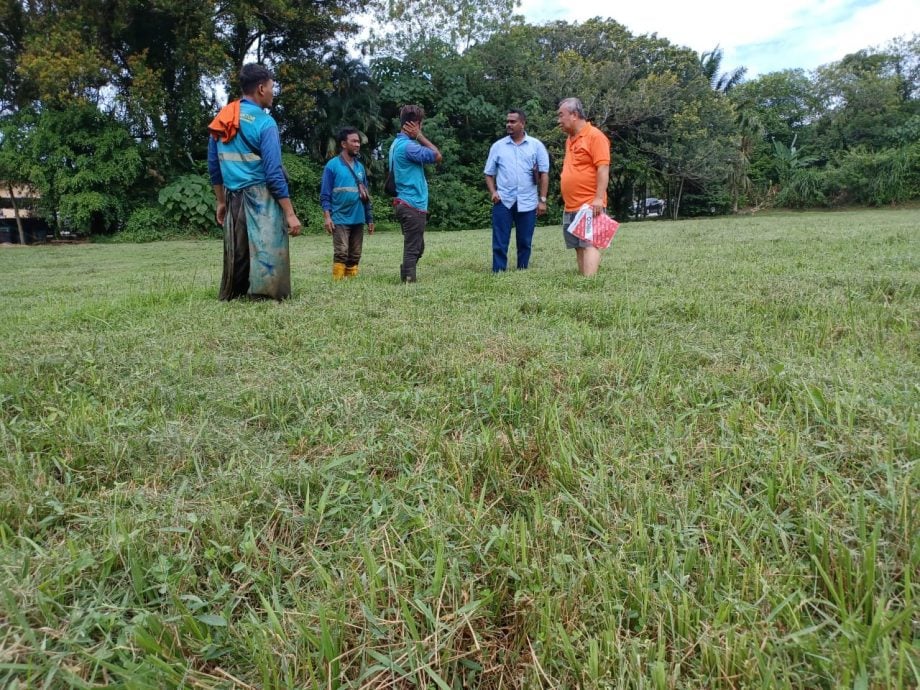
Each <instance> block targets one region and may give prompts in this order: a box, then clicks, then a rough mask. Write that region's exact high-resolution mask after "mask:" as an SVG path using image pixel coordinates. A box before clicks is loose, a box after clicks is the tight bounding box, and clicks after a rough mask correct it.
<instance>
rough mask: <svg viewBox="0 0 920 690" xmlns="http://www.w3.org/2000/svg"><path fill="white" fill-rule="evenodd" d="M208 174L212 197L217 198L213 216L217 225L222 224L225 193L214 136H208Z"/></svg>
mask: <svg viewBox="0 0 920 690" xmlns="http://www.w3.org/2000/svg"><path fill="white" fill-rule="evenodd" d="M208 176H209V177H210V178H211V187H212V189H214V198H215V199H217V210H216V212H215V214H214V217H215V218H216V219H217V224H218V225H223V224H224V218H225V217H226V215H227V194H226V191H225V190H224V177H223V175H222V174H221V172H220V160H219V159H218V158H217V140H216V139H214V137H208Z"/></svg>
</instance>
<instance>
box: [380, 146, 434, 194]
mask: <svg viewBox="0 0 920 690" xmlns="http://www.w3.org/2000/svg"><path fill="white" fill-rule="evenodd" d="M436 160H437V157H436V156H435V154H434V151H432V150H431V149H429V148H427V147H425V146H422V145H421V144H419V143H418V142H417V141H415V140H413V139H410V138H409V137H408V136H406V135H405V133H403V132H400V133H399V134H397V135H396V139H395V140H394V141H393V145H392V146H390V170H392V171H393V175H394V176H395V177H396V198H397V199H400V200H401V201H404V202H405V203H407V204H409V206H412V207H413V208H417V209H418V210H419V211H427V210H428V180H426V179H425V165H426V164H428V163H434V162H435V161H436Z"/></svg>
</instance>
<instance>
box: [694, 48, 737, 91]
mask: <svg viewBox="0 0 920 690" xmlns="http://www.w3.org/2000/svg"><path fill="white" fill-rule="evenodd" d="M722 57H723V53H722V49H721V48H720V47H719V46H716V47H715V48H713V49H712V50H711V51H709V52H708V53H703V54H702V55H700V71H701V72H702V73H703V78H704V79H705V80H706V81H708V82H709V84H710V86H712V88H713V89H714V90H715V91H718V92H720V93H728V92H729V91H731V90H732V89H734V88H735V87H736V86H738V84H740V83H741V81H742V80H743V79H744V75H745V74H746V73H747V67H736V68H735V69H733V70H732V71H731V72H722V71H721V69H722Z"/></svg>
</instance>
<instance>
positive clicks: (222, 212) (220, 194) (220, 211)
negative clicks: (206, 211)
mask: <svg viewBox="0 0 920 690" xmlns="http://www.w3.org/2000/svg"><path fill="white" fill-rule="evenodd" d="M212 188H213V189H214V198H215V199H217V211H216V212H215V214H214V217H215V218H216V219H217V224H218V225H223V224H224V218H226V217H227V195H226V193H225V192H224V186H223V185H222V184H215V185H212Z"/></svg>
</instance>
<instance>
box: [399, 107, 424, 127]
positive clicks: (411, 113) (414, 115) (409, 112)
mask: <svg viewBox="0 0 920 690" xmlns="http://www.w3.org/2000/svg"><path fill="white" fill-rule="evenodd" d="M424 119H425V109H424V108H423V107H422V106H420V105H404V106H403V107H402V109H401V110H400V111H399V124H400V126H401V125H404V124H406V123H407V122H421V121H422V120H424Z"/></svg>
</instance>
